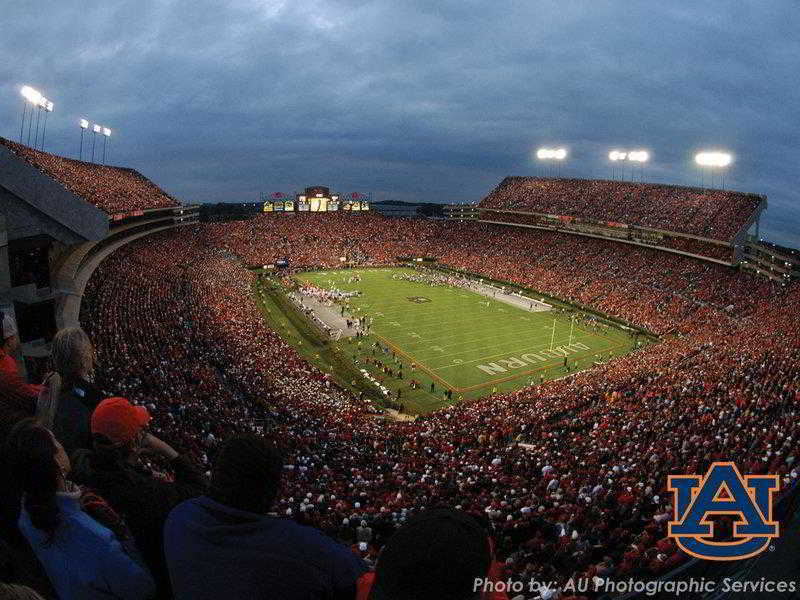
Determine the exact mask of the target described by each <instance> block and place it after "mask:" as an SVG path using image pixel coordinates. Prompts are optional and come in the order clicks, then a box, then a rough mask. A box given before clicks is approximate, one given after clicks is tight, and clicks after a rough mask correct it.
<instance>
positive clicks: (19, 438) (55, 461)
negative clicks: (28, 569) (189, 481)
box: [3, 419, 155, 600]
mask: <svg viewBox="0 0 800 600" xmlns="http://www.w3.org/2000/svg"><path fill="white" fill-rule="evenodd" d="M3 457H4V460H5V461H6V464H7V469H8V473H9V475H10V477H11V481H12V482H15V483H16V485H18V486H19V488H20V491H21V492H22V513H21V515H20V518H19V528H20V531H21V533H22V535H23V536H24V537H25V538H26V539H27V540H28V543H29V544H30V546H31V548H32V549H33V551H34V553H35V554H36V556H37V557H38V559H39V562H41V564H42V566H43V567H44V570H45V572H46V573H47V576H48V578H49V579H50V582H51V583H52V585H53V588H54V589H55V591H56V594H57V596H58V598H59V599H60V600H94V599H98V600H99V599H101V598H102V599H105V600H108V599H110V598H120V599H123V600H128V599H130V600H145V599H147V598H151V597H152V596H153V595H154V594H155V583H154V582H153V578H152V576H151V575H150V572H149V571H148V570H147V568H146V567H144V566H143V564H142V562H141V559H140V558H139V557H138V553H137V552H136V551H135V548H134V547H133V544H132V541H131V538H130V537H129V536H128V535H125V531H124V525H123V524H122V523H121V522H120V521H118V520H115V519H114V517H116V515H114V514H113V512H112V511H110V509H108V507H107V505H105V508H100V506H99V505H101V504H103V503H102V501H101V500H100V499H98V498H97V497H96V496H93V495H91V498H92V501H91V505H89V504H87V503H86V502H84V500H85V496H84V494H83V493H82V490H81V489H80V488H78V487H77V486H75V485H74V484H72V483H71V482H70V481H69V480H68V479H67V475H68V474H69V471H70V462H69V458H68V457H67V455H66V453H65V452H64V448H63V447H62V446H61V444H59V443H58V441H57V440H56V439H55V437H54V436H53V434H52V433H50V431H49V430H48V429H46V428H45V427H43V426H41V425H40V424H38V423H37V422H36V421H35V420H34V419H26V420H24V421H21V422H20V423H18V424H17V425H16V426H15V427H14V428H13V429H12V431H11V434H10V435H9V437H8V439H7V440H6V443H5V447H4V452H3ZM85 506H91V507H92V508H93V509H94V510H95V511H96V514H98V515H99V514H101V513H103V514H105V516H106V518H105V519H104V522H105V523H107V524H108V525H109V526H110V527H113V528H114V529H116V533H115V532H114V531H112V530H111V529H109V528H108V527H106V526H105V525H101V524H100V523H99V522H98V521H97V520H95V519H94V518H92V516H90V515H89V514H87V512H86V511H85V510H84V507H85ZM112 523H113V524H112Z"/></svg>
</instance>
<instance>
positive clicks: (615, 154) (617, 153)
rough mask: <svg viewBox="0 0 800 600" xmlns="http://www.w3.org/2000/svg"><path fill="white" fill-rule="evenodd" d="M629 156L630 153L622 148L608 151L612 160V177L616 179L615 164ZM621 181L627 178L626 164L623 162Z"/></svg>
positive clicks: (609, 158)
mask: <svg viewBox="0 0 800 600" xmlns="http://www.w3.org/2000/svg"><path fill="white" fill-rule="evenodd" d="M626 158H628V153H627V152H624V151H622V150H612V151H611V152H609V153H608V160H610V161H611V179H614V166H615V165H616V164H617V163H618V162H621V161H624V160H625V159H626ZM620 171H621V173H620V181H622V180H623V179H624V178H625V164H624V163H623V164H622V166H621V169H620Z"/></svg>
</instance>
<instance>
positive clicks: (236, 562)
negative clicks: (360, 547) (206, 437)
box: [164, 435, 367, 600]
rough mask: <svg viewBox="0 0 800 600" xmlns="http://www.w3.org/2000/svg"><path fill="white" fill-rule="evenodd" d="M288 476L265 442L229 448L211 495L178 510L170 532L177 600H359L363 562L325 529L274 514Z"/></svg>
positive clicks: (245, 439) (248, 438) (243, 440)
mask: <svg viewBox="0 0 800 600" xmlns="http://www.w3.org/2000/svg"><path fill="white" fill-rule="evenodd" d="M282 470H283V460H282V455H281V453H280V452H279V451H278V450H277V449H276V448H274V447H273V446H271V445H270V444H269V443H268V442H267V441H266V440H265V439H263V438H260V437H256V436H253V435H241V436H236V437H233V438H230V439H228V440H227V441H226V442H225V443H224V444H223V445H222V448H221V449H220V451H219V455H218V456H217V459H216V461H215V465H214V470H213V473H212V477H211V487H210V489H209V492H208V495H207V496H202V497H200V498H195V499H193V500H187V501H186V502H184V503H183V504H180V505H178V506H177V507H175V509H174V510H173V511H172V513H171V514H170V515H169V518H168V519H167V524H166V526H165V528H164V551H165V554H166V557H167V565H168V566H169V574H170V578H171V580H172V588H173V591H174V593H175V598H176V600H190V599H191V600H218V599H219V598H225V599H227V600H239V599H241V600H251V599H263V600H272V599H275V598H280V599H281V600H310V599H326V600H327V599H330V600H334V599H340V598H341V599H343V600H344V599H346V600H352V598H353V597H354V596H355V590H356V580H357V579H358V578H359V577H360V576H361V575H362V574H363V573H364V572H365V571H366V570H367V567H366V565H365V564H364V562H363V561H362V560H361V559H359V558H358V557H357V556H355V555H354V554H353V553H352V552H351V551H350V550H349V549H348V548H347V547H346V546H343V545H341V544H339V543H337V542H335V541H334V540H332V539H331V538H328V537H326V536H325V535H323V534H322V533H321V532H320V531H319V530H317V529H314V528H312V527H305V526H302V525H298V524H297V523H295V522H294V521H291V520H289V519H286V518H281V517H277V516H272V515H271V514H268V513H269V511H270V509H271V508H272V505H273V503H274V502H275V499H276V498H277V496H278V491H279V488H280V479H281V472H282Z"/></svg>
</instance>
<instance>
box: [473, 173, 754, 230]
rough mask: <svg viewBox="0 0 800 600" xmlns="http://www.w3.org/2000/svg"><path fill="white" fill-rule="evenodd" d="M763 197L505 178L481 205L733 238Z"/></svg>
mask: <svg viewBox="0 0 800 600" xmlns="http://www.w3.org/2000/svg"><path fill="white" fill-rule="evenodd" d="M760 202H761V198H760V197H759V196H757V195H755V194H744V193H741V192H733V191H726V190H701V189H697V188H689V187H680V186H668V185H658V184H652V183H635V182H628V181H607V180H593V179H549V178H538V177H506V178H505V179H504V180H503V181H501V182H500V184H499V185H498V186H497V187H496V188H495V189H494V190H493V191H492V192H491V193H490V194H489V195H488V196H487V197H486V198H484V199H483V200H482V201H481V203H480V205H479V206H480V207H481V208H486V209H490V208H492V209H503V210H517V211H528V212H538V213H544V214H549V215H559V216H565V217H576V218H580V219H589V220H594V221H603V222H614V223H623V224H626V225H636V226H639V227H649V228H653V229H661V230H665V231H675V232H681V233H688V234H693V235H698V236H703V237H708V238H711V239H716V240H724V241H730V240H731V239H732V238H733V236H734V235H736V233H738V231H739V230H740V229H741V228H742V227H743V226H744V225H746V224H747V223H748V220H749V219H750V217H751V216H752V215H753V212H754V211H755V210H756V208H757V207H758V205H759V203H760Z"/></svg>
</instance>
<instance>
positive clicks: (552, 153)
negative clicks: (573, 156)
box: [536, 148, 567, 173]
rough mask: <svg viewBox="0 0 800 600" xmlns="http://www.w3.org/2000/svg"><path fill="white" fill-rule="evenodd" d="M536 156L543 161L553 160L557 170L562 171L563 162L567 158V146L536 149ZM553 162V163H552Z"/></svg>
mask: <svg viewBox="0 0 800 600" xmlns="http://www.w3.org/2000/svg"><path fill="white" fill-rule="evenodd" d="M536 158H538V159H539V160H541V161H552V163H555V165H556V167H555V168H556V170H557V172H559V173H560V167H561V163H562V162H563V161H564V159H565V158H567V149H566V148H539V149H538V150H537V151H536ZM552 163H551V164H552Z"/></svg>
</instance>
